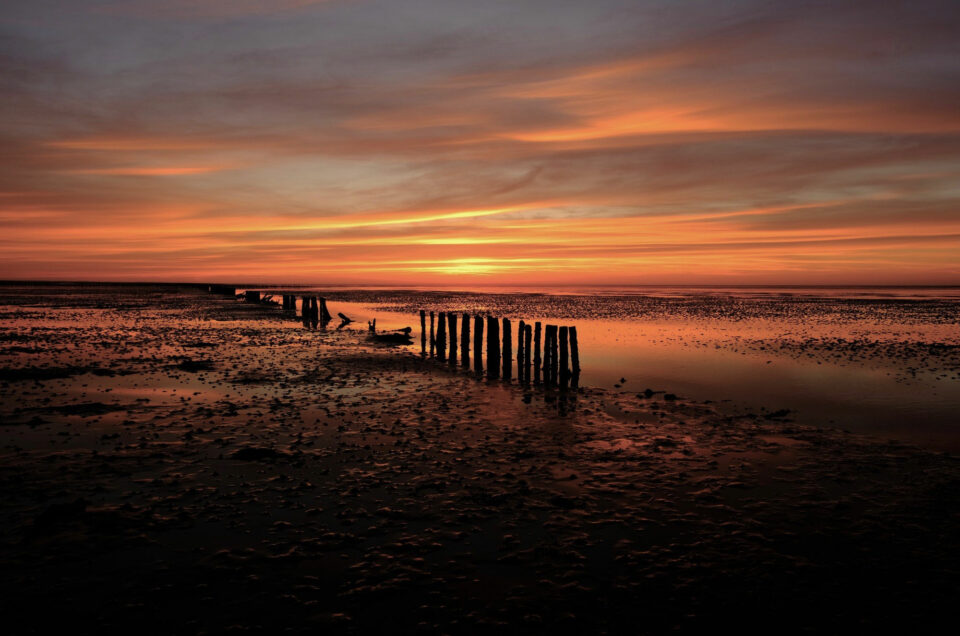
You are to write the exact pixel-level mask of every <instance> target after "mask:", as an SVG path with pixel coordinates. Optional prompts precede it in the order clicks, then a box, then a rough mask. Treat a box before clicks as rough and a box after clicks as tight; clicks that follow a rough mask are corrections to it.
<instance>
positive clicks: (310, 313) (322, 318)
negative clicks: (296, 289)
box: [283, 294, 333, 327]
mask: <svg viewBox="0 0 960 636" xmlns="http://www.w3.org/2000/svg"><path fill="white" fill-rule="evenodd" d="M283 310H284V311H296V310H297V297H296V295H294V294H283ZM300 317H301V318H302V319H303V324H305V325H308V324H310V325H313V326H314V327H316V326H317V325H318V324H320V323H323V324H324V325H325V324H327V323H328V322H330V321H331V320H333V316H331V315H330V312H329V311H328V310H327V299H326V298H322V297H318V296H301V297H300Z"/></svg>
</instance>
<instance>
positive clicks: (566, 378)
mask: <svg viewBox="0 0 960 636" xmlns="http://www.w3.org/2000/svg"><path fill="white" fill-rule="evenodd" d="M567 351H568V349H567V328H566V327H560V390H561V391H566V390H567V385H568V384H569V383H570V367H569V364H570V363H569V355H568V353H567Z"/></svg>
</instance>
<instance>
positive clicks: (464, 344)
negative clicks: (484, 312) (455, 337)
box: [460, 314, 470, 369]
mask: <svg viewBox="0 0 960 636" xmlns="http://www.w3.org/2000/svg"><path fill="white" fill-rule="evenodd" d="M460 366H462V367H463V368H464V369H469V368H470V314H463V317H462V318H461V320H460Z"/></svg>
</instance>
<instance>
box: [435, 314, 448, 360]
mask: <svg viewBox="0 0 960 636" xmlns="http://www.w3.org/2000/svg"><path fill="white" fill-rule="evenodd" d="M437 359H438V360H446V359H447V314H446V312H443V311H441V312H440V313H439V314H437Z"/></svg>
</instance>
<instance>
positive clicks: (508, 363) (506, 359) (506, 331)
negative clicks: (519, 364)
mask: <svg viewBox="0 0 960 636" xmlns="http://www.w3.org/2000/svg"><path fill="white" fill-rule="evenodd" d="M512 376H513V334H512V333H511V332H510V320H509V319H508V318H504V319H503V379H504V380H506V381H508V382H509V381H510V378H511V377H512Z"/></svg>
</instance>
